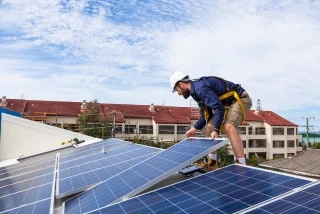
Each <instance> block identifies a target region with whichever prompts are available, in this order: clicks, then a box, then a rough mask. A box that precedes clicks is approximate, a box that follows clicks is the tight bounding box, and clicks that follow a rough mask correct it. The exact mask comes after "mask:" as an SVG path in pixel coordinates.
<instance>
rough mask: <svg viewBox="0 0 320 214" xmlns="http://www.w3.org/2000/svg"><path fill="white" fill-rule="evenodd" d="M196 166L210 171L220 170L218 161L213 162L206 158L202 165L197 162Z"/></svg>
mask: <svg viewBox="0 0 320 214" xmlns="http://www.w3.org/2000/svg"><path fill="white" fill-rule="evenodd" d="M194 165H196V166H201V167H203V168H204V169H206V170H208V171H213V170H216V169H217V168H218V161H216V160H212V159H211V158H209V157H207V158H204V159H203V160H202V162H200V163H198V162H195V163H194Z"/></svg>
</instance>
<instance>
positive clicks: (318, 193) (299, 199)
mask: <svg viewBox="0 0 320 214" xmlns="http://www.w3.org/2000/svg"><path fill="white" fill-rule="evenodd" d="M243 213H250V214H258V213H287V214H289V213H320V183H315V184H312V185H310V187H306V188H303V189H302V190H299V191H298V192H292V193H291V194H288V195H286V196H285V197H282V198H276V199H274V200H272V201H270V202H269V203H267V204H266V205H261V206H259V207H255V208H254V209H250V210H246V211H245V212H243Z"/></svg>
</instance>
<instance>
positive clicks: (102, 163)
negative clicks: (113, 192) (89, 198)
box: [56, 144, 161, 198]
mask: <svg viewBox="0 0 320 214" xmlns="http://www.w3.org/2000/svg"><path fill="white" fill-rule="evenodd" d="M159 151H161V150H160V149H157V148H153V147H147V146H143V145H139V144H128V145H127V146H125V147H120V148H117V149H111V150H108V148H107V149H106V151H105V152H100V153H98V154H94V155H91V156H85V157H83V158H79V159H76V160H72V161H70V162H64V163H62V164H59V173H58V184H57V191H56V192H57V193H56V194H57V198H61V197H64V196H67V195H71V194H74V193H77V192H81V191H83V190H86V189H88V188H89V187H90V186H92V185H95V184H97V183H99V182H102V181H105V180H107V179H109V178H111V177H112V176H114V175H116V174H118V173H120V172H122V171H124V170H126V169H128V168H130V167H132V166H134V165H136V164H138V163H139V162H141V161H143V160H145V159H147V158H148V157H150V156H152V155H155V154H156V153H158V152H159Z"/></svg>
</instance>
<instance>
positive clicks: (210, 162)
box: [208, 158, 218, 171]
mask: <svg viewBox="0 0 320 214" xmlns="http://www.w3.org/2000/svg"><path fill="white" fill-rule="evenodd" d="M217 168H218V161H217V160H212V159H211V158H208V170H210V171H212V170H216V169H217Z"/></svg>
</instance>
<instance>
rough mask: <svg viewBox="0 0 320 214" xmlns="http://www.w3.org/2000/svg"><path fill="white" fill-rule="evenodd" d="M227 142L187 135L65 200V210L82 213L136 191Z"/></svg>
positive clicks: (134, 193) (143, 188)
mask: <svg viewBox="0 0 320 214" xmlns="http://www.w3.org/2000/svg"><path fill="white" fill-rule="evenodd" d="M227 143H228V140H226V139H215V140H212V139H203V138H202V139H198V138H188V139H186V140H183V141H181V142H180V143H178V144H176V145H174V146H172V147H170V148H168V149H166V150H164V151H163V152H160V153H158V154H156V155H154V156H152V157H150V158H149V159H146V160H145V161H143V162H141V163H139V164H137V165H135V166H133V167H132V168H129V169H128V170H126V171H124V172H122V173H120V174H118V175H116V176H113V177H112V178H110V179H108V180H107V181H105V182H103V183H101V184H100V185H98V186H96V187H94V188H92V189H90V190H88V191H86V192H84V193H83V194H80V195H78V196H76V197H74V198H71V199H69V200H67V201H66V202H65V203H64V204H63V209H64V212H65V213H82V212H88V211H91V210H94V209H97V208H101V207H104V206H106V205H108V204H110V203H113V202H115V201H118V200H121V199H125V198H128V197H131V196H134V195H136V194H138V193H139V192H141V191H143V190H145V189H147V188H149V187H150V186H152V185H154V184H156V183H157V182H159V181H161V180H163V179H165V178H166V177H168V176H170V175H172V174H173V173H175V172H177V171H179V170H180V169H182V168H183V167H186V166H187V165H189V164H191V163H193V162H194V161H196V160H198V159H200V158H201V157H203V156H205V155H207V154H208V153H210V152H212V151H214V150H217V149H218V148H220V147H222V146H224V145H225V144H227Z"/></svg>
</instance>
